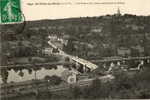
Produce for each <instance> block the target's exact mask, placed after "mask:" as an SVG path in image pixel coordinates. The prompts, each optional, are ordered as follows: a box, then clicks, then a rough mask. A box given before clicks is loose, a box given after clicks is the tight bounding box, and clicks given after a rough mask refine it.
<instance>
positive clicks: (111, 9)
mask: <svg viewBox="0 0 150 100" xmlns="http://www.w3.org/2000/svg"><path fill="white" fill-rule="evenodd" d="M39 2H45V3H46V2H48V3H49V2H50V3H52V2H73V3H75V2H124V4H106V5H105V4H99V5H94V4H93V5H88V4H87V5H86V4H85V5H28V3H39ZM149 5H150V0H144V1H143V0H22V4H21V6H22V11H23V13H24V15H25V17H26V20H27V21H32V20H43V19H51V20H54V19H68V18H79V17H94V16H105V15H113V14H115V13H117V9H118V8H120V11H121V13H122V14H132V15H137V16H150V6H149Z"/></svg>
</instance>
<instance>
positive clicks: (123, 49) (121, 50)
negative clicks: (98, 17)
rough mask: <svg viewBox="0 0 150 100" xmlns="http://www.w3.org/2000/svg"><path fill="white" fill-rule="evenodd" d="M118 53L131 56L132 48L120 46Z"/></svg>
mask: <svg viewBox="0 0 150 100" xmlns="http://www.w3.org/2000/svg"><path fill="white" fill-rule="evenodd" d="M117 54H118V55H119V56H129V55H130V54H131V50H130V49H129V48H126V47H120V48H118V49H117Z"/></svg>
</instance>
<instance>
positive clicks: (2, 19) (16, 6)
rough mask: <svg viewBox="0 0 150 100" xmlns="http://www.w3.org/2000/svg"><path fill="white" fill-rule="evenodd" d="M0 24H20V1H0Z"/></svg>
mask: <svg viewBox="0 0 150 100" xmlns="http://www.w3.org/2000/svg"><path fill="white" fill-rule="evenodd" d="M0 10H1V11H0V23H1V24H5V23H19V22H22V12H21V1H20V0H0Z"/></svg>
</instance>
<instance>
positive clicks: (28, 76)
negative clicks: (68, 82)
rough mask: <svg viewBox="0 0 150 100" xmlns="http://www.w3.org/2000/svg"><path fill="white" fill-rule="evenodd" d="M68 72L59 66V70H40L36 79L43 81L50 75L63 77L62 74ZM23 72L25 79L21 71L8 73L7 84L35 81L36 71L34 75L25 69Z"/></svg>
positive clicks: (0, 82) (0, 79) (33, 72)
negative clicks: (20, 73)
mask: <svg viewBox="0 0 150 100" xmlns="http://www.w3.org/2000/svg"><path fill="white" fill-rule="evenodd" d="M64 70H66V68H64V67H63V66H57V69H54V68H53V69H45V68H41V69H40V70H38V71H36V79H43V78H44V77H45V76H47V75H49V76H52V75H56V76H61V73H62V72H63V71H64ZM22 72H23V73H24V75H23V77H21V76H20V75H19V71H18V72H15V71H14V70H13V69H11V70H10V71H8V73H9V75H8V79H7V82H8V83H10V82H22V81H27V80H32V79H35V71H34V70H32V73H29V72H28V70H27V69H23V70H22ZM2 83H3V82H2V77H1V76H0V84H2Z"/></svg>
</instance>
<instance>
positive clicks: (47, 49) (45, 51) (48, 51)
mask: <svg viewBox="0 0 150 100" xmlns="http://www.w3.org/2000/svg"><path fill="white" fill-rule="evenodd" d="M42 52H43V54H46V55H50V54H52V52H53V48H44V50H42Z"/></svg>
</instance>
